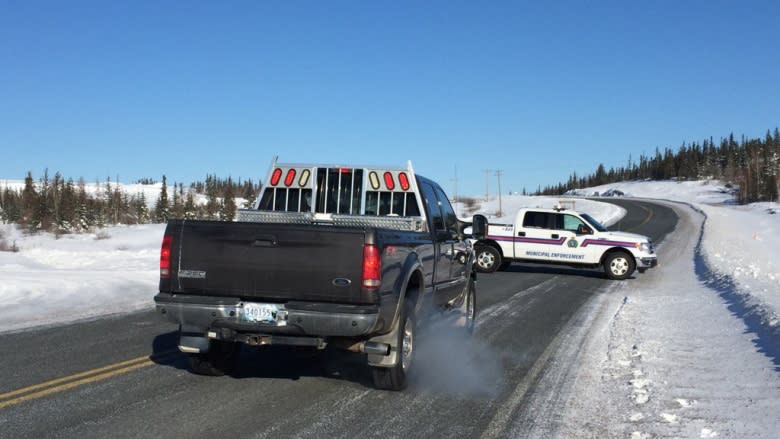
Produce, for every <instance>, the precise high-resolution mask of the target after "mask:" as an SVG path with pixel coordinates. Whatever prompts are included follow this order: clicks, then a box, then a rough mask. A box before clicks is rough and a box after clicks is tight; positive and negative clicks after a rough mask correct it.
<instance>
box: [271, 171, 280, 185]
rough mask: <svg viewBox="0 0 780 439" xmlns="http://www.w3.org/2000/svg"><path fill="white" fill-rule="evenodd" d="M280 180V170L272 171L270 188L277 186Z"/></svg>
mask: <svg viewBox="0 0 780 439" xmlns="http://www.w3.org/2000/svg"><path fill="white" fill-rule="evenodd" d="M281 179H282V170H281V168H276V169H274V173H273V174H271V186H276V185H277V184H279V180H281Z"/></svg>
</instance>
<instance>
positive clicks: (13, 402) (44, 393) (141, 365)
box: [0, 358, 154, 409]
mask: <svg viewBox="0 0 780 439" xmlns="http://www.w3.org/2000/svg"><path fill="white" fill-rule="evenodd" d="M152 364H154V362H153V361H152V360H149V359H148V358H147V359H146V361H144V362H142V363H138V364H133V365H131V366H127V367H124V368H121V369H116V370H112V371H110V372H106V373H102V374H100V375H95V376H91V377H88V378H83V379H80V380H76V381H71V382H68V383H65V384H61V385H59V386H55V387H50V388H48V389H44V390H41V391H39V392H35V393H29V394H27V395H24V396H20V397H18V398H14V399H9V400H7V401H3V402H0V409H4V408H6V407H10V406H12V405H16V404H19V403H22V402H25V401H30V400H33V399H38V398H43V397H44V396H48V395H52V394H54V393H59V392H63V391H65V390H68V389H72V388H74V387H78V386H83V385H84V384H90V383H96V382H98V381H103V380H107V379H109V378H111V377H115V376H117V375H121V374H124V373H127V372H132V371H134V370H136V369H141V368H144V367H147V366H151V365H152ZM22 390H23V389H22Z"/></svg>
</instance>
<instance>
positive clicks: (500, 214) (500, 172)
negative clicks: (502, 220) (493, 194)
mask: <svg viewBox="0 0 780 439" xmlns="http://www.w3.org/2000/svg"><path fill="white" fill-rule="evenodd" d="M503 174H504V170H503V169H496V177H498V216H503V215H504V209H503V207H502V205H501V175H503Z"/></svg>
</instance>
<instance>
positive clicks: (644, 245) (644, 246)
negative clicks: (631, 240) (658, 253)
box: [636, 242, 653, 253]
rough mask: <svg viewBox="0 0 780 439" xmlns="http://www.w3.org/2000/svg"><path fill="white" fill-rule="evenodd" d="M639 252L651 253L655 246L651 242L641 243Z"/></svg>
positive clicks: (638, 246) (638, 245)
mask: <svg viewBox="0 0 780 439" xmlns="http://www.w3.org/2000/svg"><path fill="white" fill-rule="evenodd" d="M636 247H637V248H638V249H639V251H641V252H647V253H650V252H651V251H652V250H653V246H652V245H650V243H649V242H640V243H639V244H637V246H636Z"/></svg>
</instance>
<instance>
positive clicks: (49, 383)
mask: <svg viewBox="0 0 780 439" xmlns="http://www.w3.org/2000/svg"><path fill="white" fill-rule="evenodd" d="M148 359H149V356H146V355H145V356H143V357H138V358H133V359H132V360H127V361H122V362H121V363H115V364H109V365H108V366H104V367H99V368H97V369H92V370H88V371H85V372H80V373H77V374H74V375H68V376H66V377H62V378H57V379H56V380H51V381H46V382H45V383H40V384H35V385H33V386H29V387H25V388H23V389H18V390H14V391H13V392H7V393H0V399H6V398H10V397H12V396H16V395H20V394H22V393H27V392H32V391H33V390H38V389H42V388H44V387H51V386H54V385H57V384H60V383H63V382H65V381H70V380H75V379H79V378H82V377H85V376H88V375H94V374H97V373H100V372H105V371H107V370H109V369H115V368H117V367H122V366H126V365H130V364H133V363H138V362H143V361H144V360H148Z"/></svg>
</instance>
